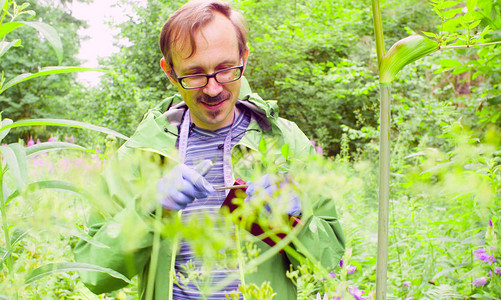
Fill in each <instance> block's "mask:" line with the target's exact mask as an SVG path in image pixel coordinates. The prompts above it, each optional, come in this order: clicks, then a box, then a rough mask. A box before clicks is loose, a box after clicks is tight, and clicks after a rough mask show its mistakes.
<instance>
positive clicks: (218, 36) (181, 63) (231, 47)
mask: <svg viewBox="0 0 501 300" xmlns="http://www.w3.org/2000/svg"><path fill="white" fill-rule="evenodd" d="M193 41H194V43H195V47H196V50H195V52H194V53H192V47H191V43H190V37H189V36H188V35H184V36H183V37H182V38H181V39H179V40H178V41H177V43H176V44H175V45H174V47H173V50H174V51H173V53H172V61H173V64H174V66H175V67H176V69H177V68H181V69H186V68H190V67H204V68H206V67H207V68H210V67H214V64H216V65H217V64H218V63H219V62H221V61H233V60H235V61H236V63H238V62H239V60H240V57H239V49H238V37H237V33H236V30H235V28H234V26H233V24H232V23H231V21H230V20H229V19H228V18H226V17H225V16H223V15H222V14H220V13H215V15H214V18H213V19H212V20H211V21H210V22H209V23H207V24H206V25H205V26H203V27H201V28H200V29H199V30H197V31H195V33H194V36H193ZM190 55H191V56H190Z"/></svg>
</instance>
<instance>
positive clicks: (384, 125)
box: [376, 83, 391, 300]
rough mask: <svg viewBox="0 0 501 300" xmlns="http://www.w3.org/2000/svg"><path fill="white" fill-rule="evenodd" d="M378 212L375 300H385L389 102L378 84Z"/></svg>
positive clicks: (387, 92)
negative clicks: (379, 100)
mask: <svg viewBox="0 0 501 300" xmlns="http://www.w3.org/2000/svg"><path fill="white" fill-rule="evenodd" d="M379 88H380V97H381V108H380V124H379V126H380V132H379V210H378V226H377V228H378V233H377V236H378V240H377V264H376V300H383V299H386V279H387V273H388V219H389V214H390V208H389V202H390V201H389V199H390V102H391V93H390V85H389V84H384V83H382V84H380V85H379Z"/></svg>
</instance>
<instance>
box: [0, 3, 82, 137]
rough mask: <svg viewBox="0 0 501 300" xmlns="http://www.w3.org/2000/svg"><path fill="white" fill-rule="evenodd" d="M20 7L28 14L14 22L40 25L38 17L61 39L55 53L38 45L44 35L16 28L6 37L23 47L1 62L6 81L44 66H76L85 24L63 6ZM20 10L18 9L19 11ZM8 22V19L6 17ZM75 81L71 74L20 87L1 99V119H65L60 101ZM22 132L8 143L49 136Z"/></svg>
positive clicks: (37, 131) (47, 46)
mask: <svg viewBox="0 0 501 300" xmlns="http://www.w3.org/2000/svg"><path fill="white" fill-rule="evenodd" d="M13 5H15V4H13ZM23 5H25V6H26V7H27V8H29V9H30V10H29V12H30V13H29V14H28V13H27V14H22V15H20V16H18V17H16V21H18V22H19V21H21V20H27V21H30V22H39V21H41V18H40V16H43V19H44V20H45V21H46V22H50V24H51V25H52V26H53V27H54V28H55V29H56V30H57V31H58V32H59V33H60V35H53V36H58V37H57V39H58V40H59V36H60V37H61V39H60V40H59V41H58V43H60V49H57V51H55V50H54V49H56V48H54V47H52V46H51V44H50V43H41V41H43V40H47V38H48V36H47V35H40V34H36V31H34V30H33V28H29V27H28V26H22V27H20V28H18V29H17V30H15V31H14V32H12V33H10V34H9V37H10V38H11V39H13V40H17V41H19V43H21V38H22V45H19V47H18V48H12V49H11V51H8V52H7V53H6V54H5V55H4V56H3V57H2V60H1V61H0V68H1V69H2V71H3V72H4V75H5V77H6V78H11V77H14V76H15V75H17V74H19V73H35V72H38V71H40V70H41V69H43V68H44V67H47V66H56V65H60V64H63V65H69V66H73V65H79V62H78V61H77V59H76V58H75V55H76V54H77V53H78V49H79V46H80V41H79V39H78V36H77V30H78V29H79V28H82V27H83V26H85V23H84V22H83V21H81V20H78V19H75V18H74V17H72V16H71V14H69V13H68V11H67V10H66V9H65V7H64V6H62V5H57V3H52V4H51V5H48V4H47V3H45V4H44V3H43V2H41V1H35V0H30V1H28V2H25V3H24V4H23ZM21 7H22V6H21V5H20V6H19V9H20V8H21ZM35 11H36V12H37V13H36V14H35V13H34V12H35ZM21 12H22V11H21ZM7 18H8V16H6V19H7ZM47 24H48V23H47ZM53 30H54V29H53ZM23 37H24V38H23ZM27 37H30V38H27ZM63 49H64V54H63V51H62V50H63ZM74 80H75V76H74V75H73V73H68V74H66V75H55V76H54V75H53V76H46V77H44V78H37V79H33V80H30V81H26V82H23V83H19V84H18V85H17V86H15V87H12V88H10V89H8V90H6V91H5V92H3V93H2V94H1V95H0V106H1V107H2V109H1V110H2V111H3V117H4V118H10V119H13V120H20V119H30V118H43V117H52V118H55V117H59V118H62V117H65V112H66V111H67V109H66V108H67V105H66V104H65V103H64V102H62V101H61V99H62V98H63V96H64V95H66V94H68V93H69V91H70V90H71V89H72V86H73V85H74V84H73V83H72V82H74ZM24 130H26V131H20V132H16V133H15V134H12V135H11V136H10V137H9V139H8V141H11V142H12V141H17V140H18V138H20V137H22V138H23V139H24V140H28V139H29V137H33V138H35V139H36V138H41V139H47V138H48V137H50V135H51V133H50V132H48V131H47V130H45V129H44V128H26V129H24Z"/></svg>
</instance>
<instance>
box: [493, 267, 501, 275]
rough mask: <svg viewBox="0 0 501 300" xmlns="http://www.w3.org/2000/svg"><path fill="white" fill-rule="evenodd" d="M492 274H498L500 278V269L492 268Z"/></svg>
mask: <svg viewBox="0 0 501 300" xmlns="http://www.w3.org/2000/svg"><path fill="white" fill-rule="evenodd" d="M494 273H496V274H498V275H499V276H501V268H500V267H495V268H494Z"/></svg>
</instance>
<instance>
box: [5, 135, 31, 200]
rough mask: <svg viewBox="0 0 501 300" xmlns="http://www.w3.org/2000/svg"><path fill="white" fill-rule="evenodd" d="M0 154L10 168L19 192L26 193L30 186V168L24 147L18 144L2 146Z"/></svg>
mask: <svg viewBox="0 0 501 300" xmlns="http://www.w3.org/2000/svg"><path fill="white" fill-rule="evenodd" d="M0 152H1V153H2V156H3V157H4V158H5V161H6V162H7V165H8V166H9V170H10V172H11V174H12V178H13V179H14V184H15V185H16V188H17V189H18V190H19V191H24V189H25V188H26V186H27V185H28V167H27V165H26V154H25V152H24V147H23V146H22V145H21V144H18V143H15V144H9V145H7V146H0Z"/></svg>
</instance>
